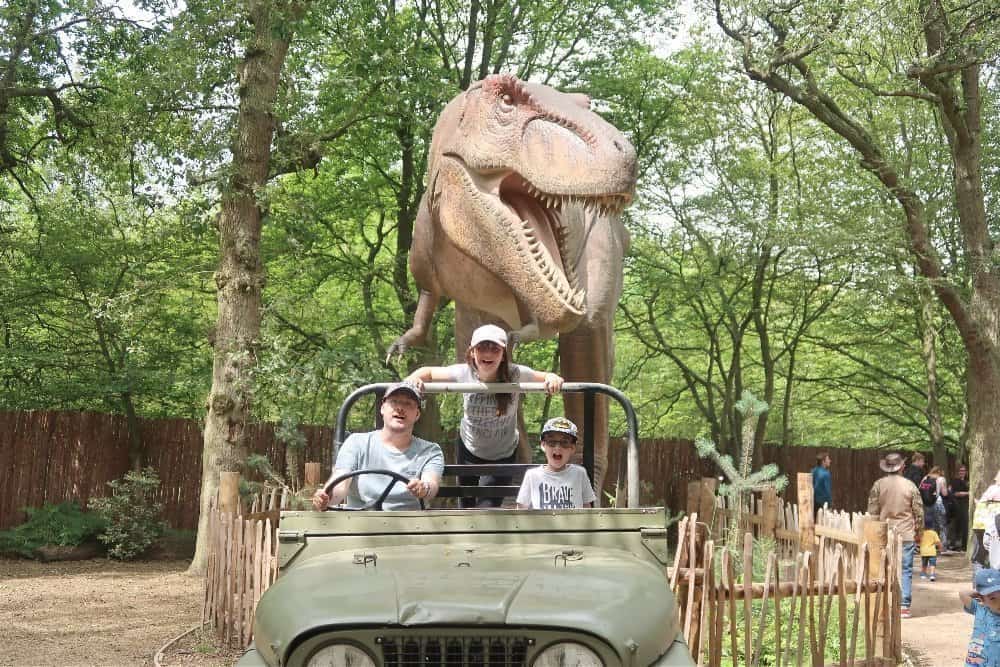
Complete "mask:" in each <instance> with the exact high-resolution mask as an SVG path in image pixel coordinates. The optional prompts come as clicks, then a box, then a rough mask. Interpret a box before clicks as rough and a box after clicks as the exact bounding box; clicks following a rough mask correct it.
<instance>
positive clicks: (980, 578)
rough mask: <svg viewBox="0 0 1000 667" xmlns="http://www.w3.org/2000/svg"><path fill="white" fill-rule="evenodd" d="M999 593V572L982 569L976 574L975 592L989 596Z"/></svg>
mask: <svg viewBox="0 0 1000 667" xmlns="http://www.w3.org/2000/svg"><path fill="white" fill-rule="evenodd" d="M997 591H1000V570H991V569H988V568H987V569H982V570H980V571H979V572H976V592H977V593H979V594H980V595H989V594H990V593H996V592H997Z"/></svg>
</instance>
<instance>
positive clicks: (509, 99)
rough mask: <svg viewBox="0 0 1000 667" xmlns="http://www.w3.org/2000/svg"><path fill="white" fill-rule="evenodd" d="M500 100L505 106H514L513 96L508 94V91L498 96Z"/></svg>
mask: <svg viewBox="0 0 1000 667" xmlns="http://www.w3.org/2000/svg"><path fill="white" fill-rule="evenodd" d="M500 102H501V104H503V105H504V106H505V107H512V106H514V98H513V97H511V96H510V93H504V95H503V97H501V98H500Z"/></svg>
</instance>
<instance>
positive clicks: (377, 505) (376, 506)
mask: <svg viewBox="0 0 1000 667" xmlns="http://www.w3.org/2000/svg"><path fill="white" fill-rule="evenodd" d="M361 475H385V476H386V477H391V478H392V479H391V480H390V481H389V483H388V484H387V485H386V487H385V489H383V490H382V493H381V494H380V495H379V497H378V498H376V499H375V500H373V501H372V502H370V503H368V504H367V505H365V506H363V507H327V508H326V509H325V510H323V511H324V512H331V511H336V512H365V511H368V510H376V511H378V512H381V511H382V503H384V502H385V499H386V498H388V497H389V492H390V491H392V487H393V486H395V485H396V482H402V483H403V485H404V486H405V485H406V484H409V483H410V480H409V478H408V477H404V476H403V475H401V474H399V473H398V472H396V471H395V470H382V469H379V468H362V469H361V470H355V471H353V472H349V473H346V474H344V475H341V476H340V477H338V478H337V479H334V480H332V481H331V482H330V483H329V484H327V485H326V486H324V487H323V491H325V492H326V493H327V494H328V495H329V494H330V492H331V490H332V489H333V488H334V487H336V486H337V485H338V484H340V483H341V482H343V481H344V480H345V479H351V478H352V477H360V476H361ZM417 502H419V503H420V509H422V510H425V509H427V507H426V506H424V499H423V498H417Z"/></svg>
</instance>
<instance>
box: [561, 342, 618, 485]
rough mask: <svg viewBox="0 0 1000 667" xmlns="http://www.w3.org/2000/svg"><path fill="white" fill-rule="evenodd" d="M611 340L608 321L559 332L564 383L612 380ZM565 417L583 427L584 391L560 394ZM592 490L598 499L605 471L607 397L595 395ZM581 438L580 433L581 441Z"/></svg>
mask: <svg viewBox="0 0 1000 667" xmlns="http://www.w3.org/2000/svg"><path fill="white" fill-rule="evenodd" d="M613 359H614V339H613V338H612V336H611V324H610V322H609V323H605V324H598V323H595V322H584V323H582V324H581V325H580V326H578V327H577V328H576V329H574V330H573V331H570V332H568V333H563V334H559V364H560V371H561V372H562V376H563V378H565V380H566V381H567V382H600V383H604V384H609V383H610V382H611V376H612V370H613V367H614V364H613ZM563 405H564V406H565V409H566V417H567V418H569V419H570V420H572V421H573V422H574V423H575V424H577V425H578V426H579V427H580V428H581V430H582V429H583V428H585V426H584V420H583V416H584V415H583V394H579V393H575V392H574V393H567V394H564V395H563ZM594 408H595V414H594V479H592V480H591V481H592V482H593V484H594V491H595V492H596V493H597V498H598V502H600V501H601V489H602V488H603V485H604V477H605V475H606V474H607V471H608V399H607V397H606V396H604V395H601V394H598V395H597V396H596V397H595V401H594ZM582 439H583V437H582V435H581V440H582Z"/></svg>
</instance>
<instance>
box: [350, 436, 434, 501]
mask: <svg viewBox="0 0 1000 667" xmlns="http://www.w3.org/2000/svg"><path fill="white" fill-rule="evenodd" d="M333 467H334V468H335V469H336V470H345V471H354V470H363V469H366V468H368V469H371V468H379V469H383V470H392V471H393V472H398V473H399V474H401V475H402V476H403V477H406V478H407V479H420V476H421V475H422V474H423V472H424V471H425V470H427V471H432V472H434V473H437V475H438V476H439V477H440V476H441V474H442V473H443V472H444V454H443V453H442V452H441V447H440V446H439V445H438V444H437V443H434V442H429V441H427V440H424V439H422V438H417V437H415V436H414V438H413V440H412V441H411V442H410V446H409V447H407V449H406V451H399V450H398V449H396V448H395V447H387V446H386V445H384V444H382V438H381V435H380V431H370V432H368V433H352V434H351V435H349V436H348V437H347V440H345V441H344V444H343V445H341V446H340V451H338V452H337V462H336V463H335V464H334V466H333ZM391 481H392V478H391V477H388V476H387V475H361V476H359V477H355V478H354V479H352V480H351V488H350V490H349V491H348V493H347V506H348V507H363V506H364V505H367V504H368V503H370V502H372V501H374V500H376V499H377V498H378V497H379V496H380V495H382V491H384V490H385V487H386V486H387V485H388V484H389V483H390V482H391ZM382 508H383V509H387V510H419V509H420V501H418V500H417V498H416V497H415V496H414V495H413V494H412V493H410V491H409V490H408V489H407V488H406V485H405V484H403V483H402V482H397V483H396V484H394V485H393V487H392V491H391V492H390V493H389V495H388V497H386V499H385V502H384V503H383V504H382Z"/></svg>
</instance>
